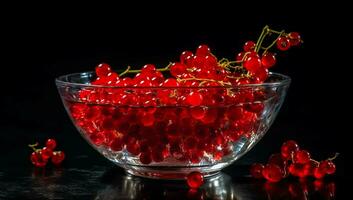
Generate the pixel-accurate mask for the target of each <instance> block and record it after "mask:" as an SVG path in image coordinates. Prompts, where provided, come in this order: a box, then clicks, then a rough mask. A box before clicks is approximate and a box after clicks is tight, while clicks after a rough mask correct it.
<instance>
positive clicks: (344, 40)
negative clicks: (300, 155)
mask: <svg viewBox="0 0 353 200" xmlns="http://www.w3.org/2000/svg"><path fill="white" fill-rule="evenodd" d="M293 3H298V5H289V6H288V5H283V6H281V5H278V6H279V8H276V9H265V8H263V9H262V10H259V11H257V10H254V9H253V8H252V7H250V6H244V7H243V6H238V7H231V6H230V5H229V6H228V5H222V4H217V5H211V7H212V9H211V8H208V9H205V8H201V7H198V8H197V7H196V8H195V9H191V8H190V9H186V8H187V7H188V6H187V4H181V3H180V4H181V5H182V6H183V8H180V9H175V10H172V9H171V8H172V7H173V5H169V6H167V7H166V8H164V9H136V8H134V7H129V8H122V7H120V6H116V7H111V9H108V8H101V7H97V8H96V9H90V10H88V9H85V8H84V6H83V5H82V7H77V8H76V7H75V8H74V7H70V6H69V7H66V8H65V9H64V8H61V7H56V6H50V7H47V8H45V9H35V10H34V9H33V10H32V9H15V10H14V12H9V13H10V14H6V18H5V19H9V20H5V22H4V23H3V25H2V31H3V34H4V35H3V36H2V37H1V39H2V41H3V42H2V45H1V48H2V52H3V53H2V57H3V59H2V64H1V82H2V87H1V90H2V95H1V105H2V108H1V116H0V120H1V122H0V123H1V134H0V144H1V146H0V150H1V151H0V155H1V157H3V158H5V163H4V164H5V166H8V167H9V166H13V165H23V166H25V167H27V168H28V167H29V166H30V163H29V162H28V160H27V159H28V155H29V154H30V150H29V149H28V148H27V147H26V144H28V143H33V142H35V141H40V142H43V141H44V140H45V139H46V138H48V137H54V138H57V140H58V141H59V145H60V146H61V148H62V149H65V151H66V152H67V155H68V163H67V165H69V164H70V161H71V162H74V159H73V157H74V156H73V155H80V154H84V155H88V156H89V158H90V160H91V162H102V163H104V164H106V165H107V166H110V165H112V164H110V163H109V162H108V161H105V160H104V158H103V157H102V156H100V155H99V154H98V153H97V152H95V151H94V150H93V149H92V148H91V147H89V146H88V144H87V143H86V142H85V141H84V140H83V139H82V138H81V137H80V135H79V134H78V132H77V131H76V130H75V128H74V126H73V125H72V123H71V121H70V120H69V118H68V116H67V114H66V113H65V110H64V108H63V105H62V103H61V100H60V97H59V95H58V93H57V91H56V86H55V83H54V79H55V78H56V77H58V76H60V75H64V74H68V73H74V72H82V71H90V70H93V69H94V67H95V65H97V64H99V63H101V62H107V63H109V64H111V65H112V66H113V68H114V69H124V68H126V66H127V65H131V66H135V67H136V68H139V67H141V66H142V65H143V64H146V63H155V64H156V65H158V66H160V67H162V66H165V65H166V64H168V62H169V61H174V60H177V59H178V57H179V54H180V53H181V52H182V51H184V50H194V49H195V48H196V47H197V46H198V45H199V44H208V45H209V46H210V47H211V49H212V50H213V52H214V54H215V55H217V56H218V57H228V58H231V59H233V58H234V56H235V54H236V53H238V52H239V51H241V48H242V45H243V43H244V42H246V41H247V40H255V39H257V37H258V36H259V34H260V32H261V29H262V27H263V26H265V25H266V24H267V25H270V27H271V28H273V29H278V30H281V29H285V30H287V31H298V32H300V33H301V35H302V38H303V40H304V43H303V45H302V46H301V47H298V48H292V49H291V50H289V51H288V52H279V55H278V57H277V58H278V63H277V66H276V67H274V68H273V69H272V71H275V72H280V73H284V74H286V75H289V76H290V77H291V78H292V84H291V87H290V89H289V92H288V95H287V98H286V100H285V103H284V105H283V107H282V109H281V111H280V113H279V115H278V116H277V119H276V121H275V123H274V124H273V125H272V127H271V129H270V130H269V132H268V134H267V135H266V136H265V137H264V138H263V139H262V141H260V142H259V144H258V145H257V146H256V147H255V148H254V149H253V150H252V151H251V152H249V153H248V154H247V155H246V156H245V157H243V158H242V159H241V160H239V162H238V163H239V164H249V163H252V162H264V161H265V160H266V158H267V157H268V156H269V155H270V154H271V153H273V152H275V151H278V150H279V148H280V146H281V143H282V142H284V141H285V140H287V139H296V140H297V141H298V143H299V144H300V145H301V146H302V147H303V148H305V149H308V150H309V151H310V152H312V154H313V156H314V157H315V158H318V159H319V160H320V159H324V158H326V157H329V156H331V155H333V154H334V152H340V153H341V155H340V156H339V158H338V159H337V163H338V164H337V165H338V166H337V168H338V175H339V176H344V175H345V173H344V168H345V167H344V163H345V159H347V155H345V149H346V148H347V147H346V142H347V141H345V140H346V137H347V135H349V134H350V131H349V129H346V128H345V127H346V123H345V121H348V120H344V119H347V117H346V116H345V115H346V114H348V116H349V115H350V113H349V111H348V110H349V109H350V107H351V100H350V98H349V97H348V95H349V94H348V93H350V91H349V90H348V91H347V90H345V89H344V88H345V86H346V83H347V82H349V78H346V77H345V74H347V73H348V74H349V72H348V71H349V69H348V68H350V67H351V62H349V61H348V59H347V56H348V53H349V51H346V50H345V49H346V47H347V46H348V47H349V42H350V38H351V37H352V36H351V35H350V34H351V33H350V32H349V31H348V29H347V28H346V27H347V26H348V24H349V23H348V20H347V19H348V18H347V16H345V15H346V12H345V11H343V7H344V6H342V7H340V8H335V7H330V8H329V7H326V8H325V9H323V8H322V7H320V8H319V7H310V8H309V7H306V6H305V5H302V4H300V3H299V2H293ZM200 5H201V4H200ZM289 8H294V9H293V10H290V9H289ZM123 11H125V12H123ZM240 11H244V12H240ZM334 13H335V14H334ZM347 52H348V53H347ZM348 58H349V57H348ZM70 157H71V158H70ZM3 160H4V159H3ZM0 163H1V161H0Z"/></svg>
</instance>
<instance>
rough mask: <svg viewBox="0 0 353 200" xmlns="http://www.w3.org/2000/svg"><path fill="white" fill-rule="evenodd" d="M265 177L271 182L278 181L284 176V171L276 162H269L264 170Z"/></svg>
mask: <svg viewBox="0 0 353 200" xmlns="http://www.w3.org/2000/svg"><path fill="white" fill-rule="evenodd" d="M262 175H263V176H264V178H265V179H266V180H268V181H270V182H278V181H280V180H282V178H283V175H284V174H283V171H282V170H281V168H280V167H279V166H277V165H274V164H267V165H266V166H265V168H264V169H263V170H262Z"/></svg>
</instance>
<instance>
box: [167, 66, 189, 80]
mask: <svg viewBox="0 0 353 200" xmlns="http://www.w3.org/2000/svg"><path fill="white" fill-rule="evenodd" d="M186 72H187V71H186V66H185V65H184V64H182V63H173V64H172V66H171V67H170V73H171V74H172V75H173V76H174V77H181V75H183V74H184V73H186Z"/></svg>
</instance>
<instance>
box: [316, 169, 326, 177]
mask: <svg viewBox="0 0 353 200" xmlns="http://www.w3.org/2000/svg"><path fill="white" fill-rule="evenodd" d="M326 173H327V171H326V170H325V169H321V168H320V167H316V168H315V169H314V177H315V178H317V179H321V178H323V177H324V176H325V175H326Z"/></svg>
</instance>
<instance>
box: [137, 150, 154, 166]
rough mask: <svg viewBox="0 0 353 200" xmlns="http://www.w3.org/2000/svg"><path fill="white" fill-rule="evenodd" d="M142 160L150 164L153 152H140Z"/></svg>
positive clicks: (143, 162)
mask: <svg viewBox="0 0 353 200" xmlns="http://www.w3.org/2000/svg"><path fill="white" fill-rule="evenodd" d="M140 162H141V163H142V164H145V165H148V164H150V163H151V162H152V157H151V154H150V153H149V152H142V153H141V154H140Z"/></svg>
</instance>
